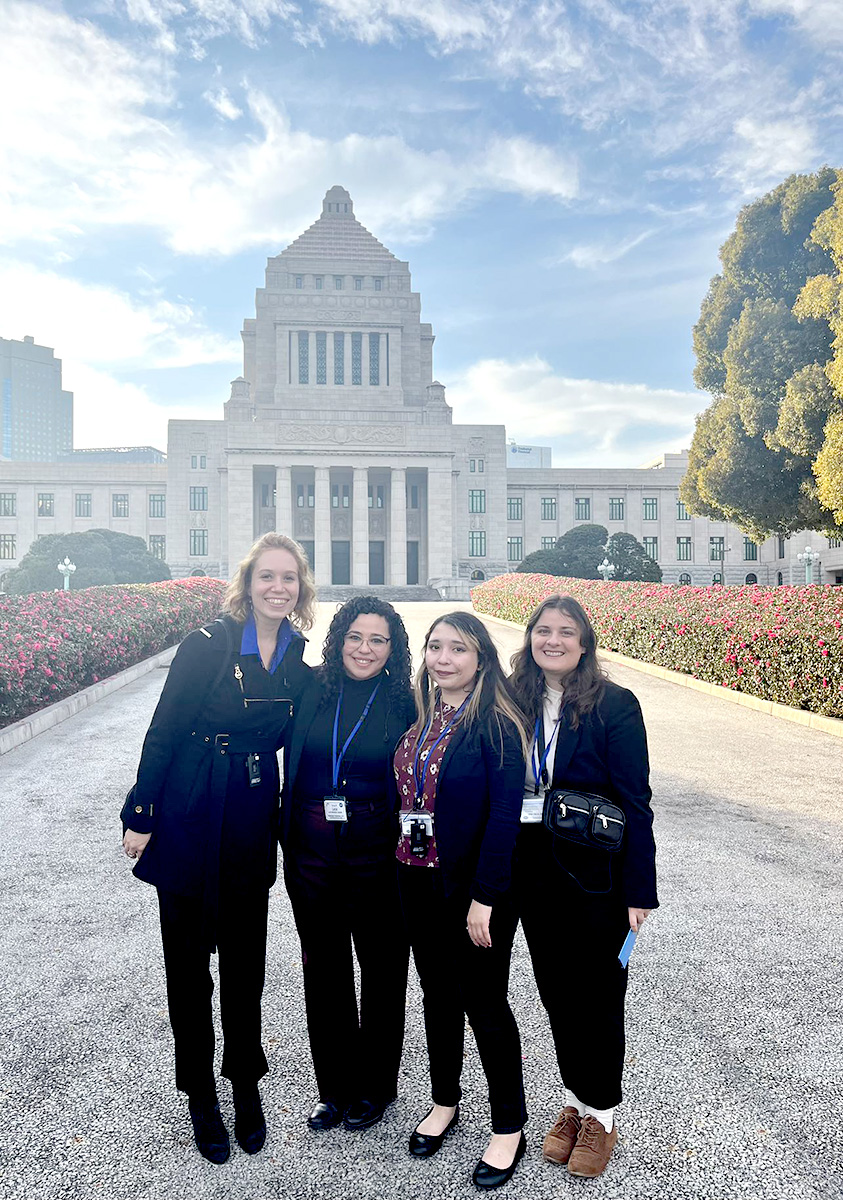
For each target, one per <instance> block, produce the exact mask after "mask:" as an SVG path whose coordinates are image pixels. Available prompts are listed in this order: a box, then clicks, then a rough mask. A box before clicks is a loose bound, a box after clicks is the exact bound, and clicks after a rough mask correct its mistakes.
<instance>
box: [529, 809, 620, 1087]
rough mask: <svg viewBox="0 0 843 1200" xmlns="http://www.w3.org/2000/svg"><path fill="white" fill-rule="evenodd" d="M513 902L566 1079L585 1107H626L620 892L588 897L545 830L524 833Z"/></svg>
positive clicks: (533, 828)
mask: <svg viewBox="0 0 843 1200" xmlns="http://www.w3.org/2000/svg"><path fill="white" fill-rule="evenodd" d="M513 897H514V900H515V906H516V908H517V910H518V915H519V916H520V917H521V925H522V928H523V930H524V936H525V937H526V939H527V946H528V948H529V951H530V958H531V959H532V963H533V971H534V973H535V977H536V985H537V986H538V990H539V996H540V997H541V1001H542V1004H543V1005H544V1007H545V1009H546V1010H547V1015H548V1018H549V1020H550V1028H551V1032H552V1034H553V1041H554V1044H555V1047H556V1058H557V1061H558V1063H559V1073H560V1075H561V1076H562V1082H563V1083H564V1085H565V1087H566V1088H570V1090H571V1091H572V1092H574V1094H575V1095H576V1096H577V1099H579V1100H581V1101H582V1103H583V1104H586V1105H588V1106H590V1107H591V1108H614V1106H615V1105H616V1104H620V1102H621V1098H622V1093H621V1078H622V1075H623V1062H624V1053H625V1047H626V1042H625V1036H624V999H625V997H626V981H627V971H626V969H625V968H624V967H622V966H621V965H620V963H619V962H618V951H619V950H620V948H621V946H622V945H623V941H624V938H625V937H626V935H627V933H628V932H629V914H628V912H627V907H626V904H625V902H624V899H623V897H622V896H621V895H620V892H619V890H618V889H617V888H615V889H613V891H611V892H609V893H608V894H606V895H589V894H587V893H586V892H584V891H583V890H582V889H581V888H580V887H579V886H578V885H577V884H576V883H575V882H574V880H573V879H571V878H570V876H568V875H567V874H566V873H565V872H564V871H563V870H562V868H561V867H560V866H559V865H558V864H557V862H556V860H555V859H554V857H553V849H552V835H551V834H550V833H548V831H547V830H546V829H544V828H543V827H542V826H534V825H528V826H525V827H523V828H522V829H521V832H520V833H519V835H518V844H517V847H516V852H515V864H514V874H513Z"/></svg>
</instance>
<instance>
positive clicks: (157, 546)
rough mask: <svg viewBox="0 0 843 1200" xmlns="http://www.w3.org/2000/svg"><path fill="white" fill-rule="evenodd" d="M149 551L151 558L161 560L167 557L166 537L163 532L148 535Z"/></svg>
mask: <svg viewBox="0 0 843 1200" xmlns="http://www.w3.org/2000/svg"><path fill="white" fill-rule="evenodd" d="M149 553H150V554H151V555H152V557H153V558H160V559H161V561H162V562H163V560H164V559H165V558H166V557H167V539H166V537H165V536H164V534H163V533H151V534H150V535H149Z"/></svg>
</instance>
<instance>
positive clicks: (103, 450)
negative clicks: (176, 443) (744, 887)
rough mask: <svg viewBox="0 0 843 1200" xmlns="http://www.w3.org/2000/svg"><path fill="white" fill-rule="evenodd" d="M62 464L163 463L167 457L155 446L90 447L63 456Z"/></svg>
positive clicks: (61, 458)
mask: <svg viewBox="0 0 843 1200" xmlns="http://www.w3.org/2000/svg"><path fill="white" fill-rule="evenodd" d="M59 461H60V462H98V463H121V462H125V463H163V462H166V461H167V455H166V454H165V453H164V451H163V450H156V449H155V447H154V446H90V447H85V448H84V449H82V450H71V452H70V453H69V454H63V455H61V457H60V459H59Z"/></svg>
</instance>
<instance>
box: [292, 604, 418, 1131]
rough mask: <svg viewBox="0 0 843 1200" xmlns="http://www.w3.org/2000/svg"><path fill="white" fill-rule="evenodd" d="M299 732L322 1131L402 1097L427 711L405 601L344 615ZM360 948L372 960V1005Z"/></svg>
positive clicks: (301, 916) (296, 847)
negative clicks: (413, 817) (418, 706)
mask: <svg viewBox="0 0 843 1200" xmlns="http://www.w3.org/2000/svg"><path fill="white" fill-rule="evenodd" d="M322 658H323V662H322V666H321V667H320V668H318V670H317V671H316V672H315V673H314V677H313V679H312V682H311V686H310V687H309V689H308V691H307V693H306V694H305V696H304V698H303V701H302V704H301V708H300V710H299V712H298V713H297V716H296V720H295V725H294V729H293V735H292V741H291V745H290V754H289V759H288V767H287V778H286V780H285V783H284V795H283V802H282V821H281V842H282V846H283V849H284V879H285V882H286V885H287V891H288V892H289V895H290V900H291V902H292V906H293V914H294V916H295V921H296V927H297V929H298V932H299V937H300V939H301V947H302V964H303V968H304V994H305V1005H306V1009H307V1028H308V1034H309V1036H310V1049H311V1054H312V1056H313V1067H314V1072H315V1075H316V1085H317V1088H318V1092H319V1097H318V1101H317V1103H316V1104H315V1106H314V1108H313V1110H312V1112H311V1113H310V1116H309V1118H308V1125H309V1126H310V1128H311V1129H315V1130H323V1129H330V1128H332V1127H333V1126H335V1125H338V1124H339V1123H340V1122H341V1121H343V1122H344V1124H345V1127H346V1128H347V1129H367V1128H368V1127H369V1126H370V1125H374V1124H375V1123H376V1122H378V1121H379V1120H380V1119H381V1117H382V1116H383V1114H384V1110H385V1109H386V1107H387V1105H388V1104H390V1103H391V1101H392V1100H394V1099H395V1096H396V1094H397V1084H398V1068H399V1066H400V1063H401V1049H402V1045H403V1041H404V1005H405V994H406V988H407V963H408V957H409V950H408V947H407V940H406V936H405V934H404V930H403V925H402V922H401V916H400V908H399V903H398V895H397V890H396V882H395V841H396V823H395V813H394V804H393V796H394V792H393V789H392V780H391V771H392V755H393V752H394V750H395V746H396V744H397V742H398V740H399V738H400V737H401V734H402V733H403V732H404V730H405V729H406V728H407V726H408V725H409V724H410V722H411V721H412V719H413V715H414V707H413V699H412V692H411V689H410V651H409V646H408V643H407V634H406V631H405V629H404V625H403V623H402V621H401V618H400V617H399V616H398V614H397V613H396V611H395V609H394V608H393V607H392V605H391V604H387V603H385V602H384V601H382V600H378V599H377V598H376V597H374V596H358V597H355V598H354V599H353V600H349V601H348V603H347V604H345V605H343V607H342V608H341V609H340V610H339V611H338V612H337V614H336V615H335V617H334V619H333V621H332V622H331V626H330V628H329V630H328V636H327V638H326V640H325V646H324V650H323V655H322ZM352 947H353V949H354V951H355V952H356V955H357V962H358V964H359V967H360V1007H359V1011H358V1006H357V996H356V993H355V987H354V961H353V957H352Z"/></svg>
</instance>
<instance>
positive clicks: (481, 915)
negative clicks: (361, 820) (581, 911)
mask: <svg viewBox="0 0 843 1200" xmlns="http://www.w3.org/2000/svg"><path fill="white" fill-rule="evenodd" d="M415 682H416V704H417V708H418V712H419V716H418V719H417V721H416V723H415V724H414V725H413V726H412V728H411V729H410V730H408V732H407V734H406V735H405V736H404V738H402V740H401V742H400V743H399V746H398V749H397V751H396V753H395V777H396V781H397V786H398V796H399V800H400V807H401V813H400V817H401V838H400V841H399V846H398V851H397V856H398V864H399V865H398V881H399V888H400V892H401V903H402V907H403V910H404V916H405V919H406V922H407V928H408V932H409V937H410V942H411V945H412V949H413V958H414V961H415V964H416V970H417V971H418V975H419V980H420V982H421V986H422V991H423V993H424V1018H425V1032H426V1035H427V1048H428V1056H429V1059H430V1078H431V1088H432V1100H433V1107H432V1108H431V1110H430V1112H429V1113H428V1114H427V1115H426V1116H425V1117H424V1118H423V1119H422V1121H421V1122H420V1123H419V1124H418V1126H417V1127H416V1129H415V1130H414V1132H413V1133H412V1134H411V1136H410V1152H411V1153H412V1154H414V1155H416V1157H419V1158H427V1157H429V1156H430V1155H432V1154H435V1153H436V1151H437V1150H438V1149H439V1147H440V1146H441V1145H442V1141H443V1139H444V1137H445V1135H446V1133H448V1131H449V1130H450V1129H452V1128H453V1127H454V1126H455V1125H456V1123H457V1120H458V1115H459V1113H458V1105H459V1101H460V1096H461V1092H460V1072H461V1068H462V1061H463V1032H464V1028H465V1015H467V1016H468V1019H469V1021H470V1022H471V1026H472V1029H473V1031H474V1036H475V1038H476V1040H477V1048H478V1050H479V1052H480V1058H481V1061H482V1063H483V1068H484V1070H485V1072H486V1079H487V1081H488V1085H489V1102H490V1106H491V1110H492V1129H493V1134H492V1138H491V1141H490V1143H489V1145H488V1147H487V1149H486V1151H485V1153H484V1155H483V1157H482V1158H481V1159H480V1161H479V1162H478V1164H477V1166H476V1168H475V1171H474V1176H473V1178H474V1182H475V1183H476V1184H477V1185H478V1187H481V1188H491V1187H499V1186H500V1185H501V1184H502V1183H505V1182H506V1181H507V1180H508V1179H509V1178H510V1177H511V1176H512V1173H513V1171H514V1170H515V1167H516V1165H517V1163H518V1161H519V1159H520V1158H521V1156H522V1155H523V1153H524V1147H525V1145H526V1141H525V1138H524V1134H523V1132H522V1129H523V1126H524V1124H525V1122H526V1119H527V1114H526V1109H525V1107H524V1084H523V1078H522V1069H521V1042H520V1038H519V1035H518V1027H517V1025H516V1024H515V1018H514V1017H513V1015H512V1012H511V1010H510V1007H509V1003H508V1001H507V985H508V979H509V958H510V953H511V950H512V933H513V931H514V925H515V923H514V922H513V921H512V920H511V919H506V920H500V921H499V922H496V915H497V913H498V912H499V911H500V910H501V909H502V908H503V906H504V905H505V904H506V894H507V891H508V889H509V883H510V869H511V863H512V852H513V847H514V845H515V838H516V835H517V833H518V829H519V817H520V812H521V797H522V793H523V777H524V759H525V754H526V749H527V747H526V735H525V732H524V718H523V717H522V715H521V713H520V712H519V710H518V709H517V708H516V707H515V705H514V704H513V702H512V700H511V699H510V697H509V694H508V692H507V688H506V682H505V679H504V675H503V672H502V670H501V667H500V663H499V661H498V655H497V651H496V650H495V647H494V645H493V643H492V640H491V638H490V637H489V633H488V631H487V630H486V627H485V625H484V624H483V622H482V621H480V620H478V618H477V617H475V616H474V615H473V614H472V613H465V612H454V613H449V614H448V615H447V616H445V617H442V618H440V619H439V620H438V621H437V622H436V623H435V624H434V625H433V626H432V628H431V629H430V630H429V631H428V634H427V637H426V638H425V643H424V662H423V664H422V666H421V667H420V669H419V672H418V674H417V676H416V681H415Z"/></svg>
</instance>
